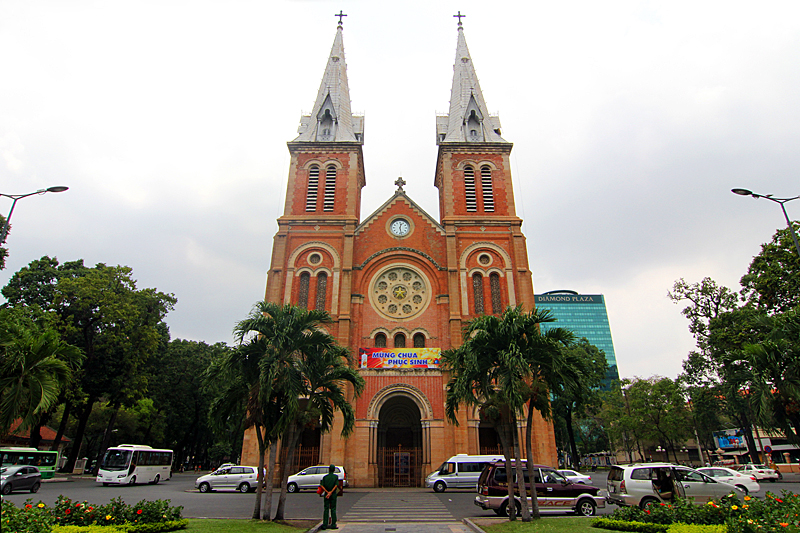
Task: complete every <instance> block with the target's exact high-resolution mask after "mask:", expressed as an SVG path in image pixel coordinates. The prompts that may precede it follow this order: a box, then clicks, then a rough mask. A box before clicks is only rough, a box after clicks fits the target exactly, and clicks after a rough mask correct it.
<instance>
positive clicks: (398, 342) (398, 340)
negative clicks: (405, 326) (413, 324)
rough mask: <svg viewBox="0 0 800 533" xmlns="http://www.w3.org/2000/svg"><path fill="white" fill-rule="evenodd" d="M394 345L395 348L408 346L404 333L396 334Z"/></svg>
mask: <svg viewBox="0 0 800 533" xmlns="http://www.w3.org/2000/svg"><path fill="white" fill-rule="evenodd" d="M394 347H395V348H405V347H406V336H405V335H403V334H402V333H398V334H397V335H395V336H394Z"/></svg>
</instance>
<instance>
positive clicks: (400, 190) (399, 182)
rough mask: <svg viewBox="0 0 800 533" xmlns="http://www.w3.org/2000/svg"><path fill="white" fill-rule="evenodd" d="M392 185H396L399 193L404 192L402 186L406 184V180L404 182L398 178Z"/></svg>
mask: <svg viewBox="0 0 800 533" xmlns="http://www.w3.org/2000/svg"><path fill="white" fill-rule="evenodd" d="M394 184H395V185H397V190H398V191H399V192H404V191H403V185H405V184H406V180H404V179H403V178H402V177H399V178H397V179H396V180H394Z"/></svg>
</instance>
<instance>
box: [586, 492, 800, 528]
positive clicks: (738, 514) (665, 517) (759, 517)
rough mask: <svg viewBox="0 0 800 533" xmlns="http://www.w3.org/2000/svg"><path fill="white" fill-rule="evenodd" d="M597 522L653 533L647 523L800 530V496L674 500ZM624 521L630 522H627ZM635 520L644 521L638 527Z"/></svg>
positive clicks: (620, 511)
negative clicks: (697, 502)
mask: <svg viewBox="0 0 800 533" xmlns="http://www.w3.org/2000/svg"><path fill="white" fill-rule="evenodd" d="M605 522H607V523H605V524H604V520H603V519H598V520H597V521H596V522H595V523H594V524H593V525H595V527H600V528H604V529H615V530H621V531H642V532H647V533H651V532H652V528H650V527H649V526H644V524H663V525H670V524H690V525H724V526H726V530H727V533H768V532H781V533H784V532H787V531H792V532H794V533H798V532H800V496H798V495H797V494H793V493H791V492H787V491H783V493H782V495H781V496H780V497H778V496H775V495H774V494H772V493H769V492H768V493H767V494H766V496H765V497H764V498H763V499H757V498H753V497H750V496H745V497H744V498H743V501H739V499H738V498H737V497H736V496H735V495H733V494H731V495H729V496H726V497H725V498H721V499H719V500H713V501H710V502H708V503H707V504H706V505H694V504H693V503H691V502H689V501H688V500H678V501H677V502H675V503H674V504H666V503H660V504H652V505H649V506H648V507H647V509H644V510H643V509H640V508H638V507H621V508H619V509H617V510H616V511H614V512H613V513H612V514H611V515H610V516H609V517H608V518H607V519H605ZM622 523H628V524H627V525H623V524H622ZM635 523H640V524H643V527H640V528H638V529H637V527H636V526H635V525H634V524H635ZM623 528H624V529H623Z"/></svg>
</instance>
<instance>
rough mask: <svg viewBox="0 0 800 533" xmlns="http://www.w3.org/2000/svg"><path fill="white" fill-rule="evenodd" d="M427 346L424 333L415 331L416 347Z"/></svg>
mask: <svg viewBox="0 0 800 533" xmlns="http://www.w3.org/2000/svg"><path fill="white" fill-rule="evenodd" d="M424 347H425V335H423V334H422V333H415V334H414V348H424Z"/></svg>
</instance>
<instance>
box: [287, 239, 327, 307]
mask: <svg viewBox="0 0 800 533" xmlns="http://www.w3.org/2000/svg"><path fill="white" fill-rule="evenodd" d="M312 248H321V249H323V250H325V251H326V252H327V253H328V254H329V255H330V256H331V259H333V272H331V271H330V270H328V269H325V270H324V271H325V272H327V273H328V276H330V277H331V278H332V280H331V291H333V292H332V297H331V314H332V315H338V314H339V276H340V274H339V273H340V271H341V263H342V260H341V258H340V257H339V253H338V252H337V251H336V249H335V248H334V247H333V246H331V245H330V244H328V243H326V242H321V241H311V242H307V243H305V244H303V245H301V246H298V247H297V248H295V249H294V251H293V252H292V254H291V255H290V256H289V260H288V261H287V264H286V285H285V289H284V292H283V303H284V304H289V303H292V283H293V282H294V278H295V270H298V271H302V269H304V268H307V267H298V266H297V258H298V257H300V255H302V253H303V252H305V251H307V250H309V249H312ZM319 271H320V268H318V269H316V270H311V269H308V272H319Z"/></svg>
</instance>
